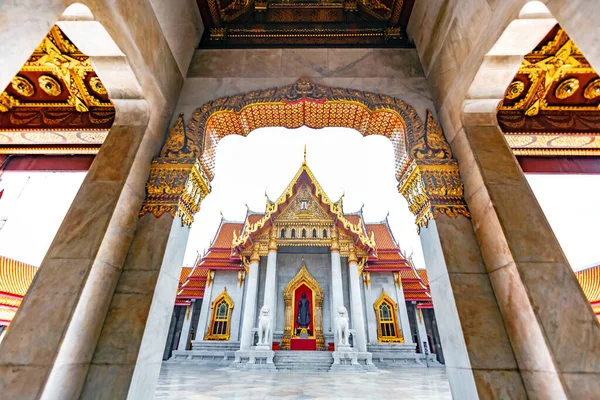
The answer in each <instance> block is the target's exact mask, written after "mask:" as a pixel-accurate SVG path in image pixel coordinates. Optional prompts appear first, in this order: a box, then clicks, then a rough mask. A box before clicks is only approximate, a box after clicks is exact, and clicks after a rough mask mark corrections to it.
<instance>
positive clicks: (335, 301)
mask: <svg viewBox="0 0 600 400" xmlns="http://www.w3.org/2000/svg"><path fill="white" fill-rule="evenodd" d="M331 239H332V240H331V300H332V305H333V307H332V310H331V315H332V318H331V325H332V329H333V331H334V332H336V329H335V327H336V326H337V325H336V324H337V316H338V309H339V308H340V307H342V306H343V305H344V293H343V290H344V289H343V286H342V259H341V256H340V244H339V242H338V236H337V232H336V230H335V229H334V230H333V233H332V235H331ZM337 347H338V337H337V333H335V348H336V349H337Z"/></svg>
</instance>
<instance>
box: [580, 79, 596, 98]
mask: <svg viewBox="0 0 600 400" xmlns="http://www.w3.org/2000/svg"><path fill="white" fill-rule="evenodd" d="M583 97H585V98H586V99H588V100H593V99H595V98H597V97H600V78H597V79H594V80H593V81H591V82H590V83H588V85H587V86H586V87H585V91H584V92H583Z"/></svg>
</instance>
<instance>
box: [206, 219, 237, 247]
mask: <svg viewBox="0 0 600 400" xmlns="http://www.w3.org/2000/svg"><path fill="white" fill-rule="evenodd" d="M242 227H243V224H242V223H239V222H223V223H222V224H221V228H220V229H219V233H218V234H217V238H216V239H215V241H214V243H213V245H212V247H216V248H221V249H230V248H231V243H232V242H233V231H234V230H235V231H237V233H238V235H239V234H240V232H241V230H242Z"/></svg>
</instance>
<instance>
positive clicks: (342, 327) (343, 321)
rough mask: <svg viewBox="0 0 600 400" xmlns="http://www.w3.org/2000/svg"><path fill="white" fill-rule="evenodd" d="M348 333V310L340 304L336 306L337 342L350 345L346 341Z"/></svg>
mask: <svg viewBox="0 0 600 400" xmlns="http://www.w3.org/2000/svg"><path fill="white" fill-rule="evenodd" d="M349 335H350V325H349V324H348V311H347V310H346V307H344V306H341V307H340V308H338V317H337V336H338V344H339V345H340V346H350V343H349V342H348V336H349Z"/></svg>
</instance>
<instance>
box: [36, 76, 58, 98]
mask: <svg viewBox="0 0 600 400" xmlns="http://www.w3.org/2000/svg"><path fill="white" fill-rule="evenodd" d="M38 83H39V84H40V87H41V88H42V90H43V91H44V92H46V93H47V94H49V95H50V96H59V95H60V94H61V93H62V88H61V87H60V83H58V82H57V81H56V79H54V78H53V77H51V76H48V75H42V76H40V77H39V78H38Z"/></svg>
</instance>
